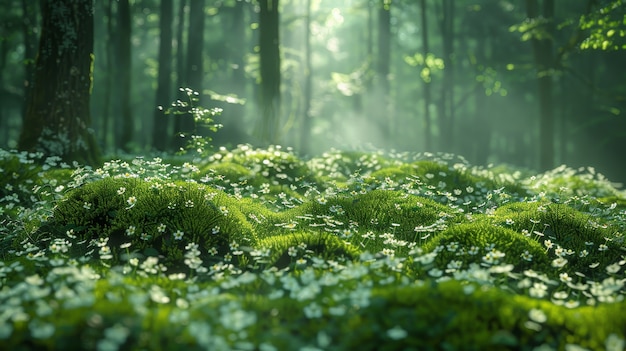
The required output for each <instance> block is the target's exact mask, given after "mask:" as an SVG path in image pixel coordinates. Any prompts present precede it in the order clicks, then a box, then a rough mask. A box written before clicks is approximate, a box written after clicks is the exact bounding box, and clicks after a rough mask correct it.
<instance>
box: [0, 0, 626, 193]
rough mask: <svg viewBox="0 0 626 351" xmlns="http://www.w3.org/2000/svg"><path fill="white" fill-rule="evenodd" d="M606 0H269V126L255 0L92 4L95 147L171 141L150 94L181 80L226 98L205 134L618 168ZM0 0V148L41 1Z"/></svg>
mask: <svg viewBox="0 0 626 351" xmlns="http://www.w3.org/2000/svg"><path fill="white" fill-rule="evenodd" d="M267 2H268V1H267V0H265V3H267ZM270 3H274V4H276V3H278V1H273V2H272V1H270ZM533 3H534V5H537V6H538V8H537V13H535V14H533V13H532V9H529V6H533ZM614 3H616V2H615V1H587V0H556V1H549V0H544V1H537V0H534V1H533V0H528V1H521V0H518V1H501V0H482V1H470V0H467V1H463V0H457V1H453V0H441V1H440V0H436V1H434V0H428V1H418V0H394V1H393V2H391V1H390V0H387V1H385V0H376V1H374V0H340V1H336V0H281V1H280V2H279V3H278V6H279V7H278V18H279V20H278V22H277V23H278V29H279V36H278V44H279V49H280V51H279V52H280V57H279V60H278V59H276V62H277V63H279V68H280V75H279V76H267V77H265V83H269V81H270V80H272V82H274V83H279V87H280V99H279V100H276V101H278V102H279V109H278V111H277V112H276V118H277V123H275V124H271V126H270V127H268V125H269V124H268V122H267V118H268V117H267V116H266V115H265V114H263V113H260V112H259V111H261V110H262V108H261V106H265V105H264V102H263V99H264V94H263V91H264V90H263V89H265V85H264V84H261V83H260V82H261V81H262V79H261V75H260V66H259V62H260V56H259V40H260V38H259V32H260V30H262V26H261V25H260V16H261V13H260V6H259V3H257V2H256V1H235V0H230V1H228V0H222V1H215V0H188V1H185V0H175V1H171V0H169V1H168V0H165V1H157V0H133V1H128V0H119V1H109V0H102V1H96V2H95V3H94V4H95V5H94V28H95V32H94V39H95V66H94V70H93V79H94V80H93V93H92V96H91V121H92V123H91V127H92V128H93V129H94V131H95V135H96V137H97V140H98V144H99V145H100V147H101V148H102V150H103V151H104V152H105V154H107V155H113V154H116V153H119V152H127V153H148V152H153V151H166V152H167V151H174V150H176V148H177V142H176V134H177V133H176V132H177V130H176V128H177V126H178V125H177V124H176V123H175V119H176V118H177V117H173V116H166V115H162V113H160V112H159V110H157V106H166V107H167V106H168V105H169V104H170V103H171V102H172V101H174V100H176V99H177V98H180V97H181V96H180V93H179V91H178V88H179V87H181V86H184V87H187V86H192V85H193V86H194V89H195V90H198V91H200V92H202V95H201V105H202V106H204V107H207V108H211V107H221V108H223V109H224V112H223V115H222V116H220V117H218V118H217V120H218V122H220V123H222V124H223V125H224V128H223V129H222V130H220V131H219V132H218V133H217V134H216V135H215V136H214V139H215V145H218V146H219V145H224V146H235V145H237V144H239V143H251V144H253V145H255V146H260V147H263V146H266V145H268V144H273V143H278V144H281V145H284V146H292V147H294V149H295V151H296V152H298V153H300V154H301V155H303V156H306V155H313V154H319V153H321V152H323V151H325V150H328V149H329V148H331V147H335V148H341V149H363V148H365V149H371V148H384V149H387V150H389V149H394V150H397V151H411V152H413V151H414V152H422V151H431V152H435V151H443V152H452V153H457V154H460V155H462V156H464V157H466V158H467V159H468V160H469V161H470V162H471V163H474V164H477V165H485V164H488V163H509V164H513V165H517V166H521V167H528V168H531V169H535V170H545V169H548V168H551V167H555V166H558V165H560V164H563V163H565V164H568V165H570V166H572V167H578V166H593V167H596V169H597V170H598V171H599V172H602V173H604V174H605V175H607V176H608V177H609V179H611V180H614V181H618V182H626V164H625V163H624V157H623V153H624V151H626V147H625V146H626V119H625V113H626V79H625V78H626V74H625V73H626V70H625V68H626V50H625V49H624V46H620V45H622V44H621V43H620V42H619V40H622V43H623V40H624V27H626V25H624V24H620V23H619V22H620V19H621V18H622V17H620V16H624V10H623V8H622V9H619V8H618V9H611V11H610V12H609V14H608V16H609V19H610V18H614V19H616V20H617V25H618V26H621V28H622V30H621V32H620V30H619V28H618V29H617V31H614V32H613V33H612V34H610V32H609V30H610V29H606V30H605V29H603V27H602V26H604V25H605V24H606V18H605V17H602V16H603V12H602V11H601V9H602V8H603V7H607V6H611V4H614ZM617 3H619V1H618V2H617ZM0 4H1V10H2V11H0V147H3V148H15V147H17V142H18V139H19V134H20V130H21V128H22V127H23V126H22V115H23V111H24V109H25V100H24V96H25V94H26V93H27V90H28V86H29V74H28V68H29V67H32V65H33V64H34V62H35V61H34V60H35V57H36V54H37V50H38V36H39V34H40V30H41V25H42V18H41V17H42V14H41V9H40V7H39V6H38V2H37V1H29V0H0ZM192 6H193V8H192ZM549 7H551V8H549ZM611 16H612V17H611ZM602 18H604V19H605V21H604V22H603V21H600V20H599V19H602ZM270 20H272V19H271V18H270ZM266 23H267V22H266ZM623 23H626V20H625V21H624V22H623ZM266 26H267V24H266ZM164 33H165V36H164ZM168 33H169V34H168ZM597 33H600V34H602V35H603V37H594V35H595V34H597ZM609 34H610V35H609ZM163 38H165V42H161V41H162V40H163ZM607 38H609V39H610V38H613V39H616V41H614V40H612V39H611V40H608V44H605V43H604V41H607ZM168 39H169V40H168ZM594 47H595V48H594ZM164 48H165V49H166V50H165V51H162V52H161V53H160V52H159V51H160V50H163V49H164ZM168 50H169V51H168ZM193 57H200V61H199V62H200V63H199V65H200V66H201V67H197V65H198V63H197V62H198V61H197V60H196V61H192V59H191V58H193ZM542 79H543V80H542ZM542 84H543V85H542ZM159 86H160V87H161V89H160V92H159V93H157V87H159ZM229 94H233V95H230V96H231V98H230V99H227V98H226V97H227V95H229ZM222 100H229V101H230V102H234V103H227V102H225V101H222ZM243 102H245V103H243ZM242 103H243V104H242ZM542 106H543V108H544V110H543V112H541V111H542ZM264 111H265V110H264ZM542 121H543V122H542ZM263 128H271V129H273V130H272V131H271V133H270V135H271V137H268V136H267V135H268V134H266V133H259V130H261V129H263ZM159 133H162V134H159ZM158 135H162V136H163V137H159V136H158ZM546 153H548V156H547V157H543V158H542V156H541V155H542V154H543V155H544V156H545V155H546Z"/></svg>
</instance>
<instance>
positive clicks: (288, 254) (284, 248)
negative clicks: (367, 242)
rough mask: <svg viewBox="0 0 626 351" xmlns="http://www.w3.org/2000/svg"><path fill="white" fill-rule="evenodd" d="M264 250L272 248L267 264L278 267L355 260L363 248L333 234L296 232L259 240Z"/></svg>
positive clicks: (259, 245)
mask: <svg viewBox="0 0 626 351" xmlns="http://www.w3.org/2000/svg"><path fill="white" fill-rule="evenodd" d="M257 246H258V247H259V248H260V251H264V250H269V252H268V254H267V257H266V258H265V259H264V263H266V264H267V265H269V266H273V267H277V268H279V269H280V268H285V267H289V266H290V265H293V264H298V265H307V264H310V263H311V262H310V260H311V259H312V258H313V257H315V258H316V259H326V260H335V261H337V260H346V259H347V260H353V259H355V258H357V257H359V254H360V250H358V249H357V248H355V247H353V246H352V245H350V244H349V243H346V242H345V241H342V240H341V239H339V238H338V237H337V236H334V235H332V234H330V233H310V232H295V233H290V234H280V235H275V236H270V237H267V238H264V239H261V240H259V242H258V245H257Z"/></svg>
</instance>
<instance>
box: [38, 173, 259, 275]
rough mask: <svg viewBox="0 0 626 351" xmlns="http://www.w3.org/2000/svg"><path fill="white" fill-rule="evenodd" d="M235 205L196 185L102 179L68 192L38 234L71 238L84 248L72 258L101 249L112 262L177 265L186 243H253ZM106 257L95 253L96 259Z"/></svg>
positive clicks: (216, 245) (222, 247)
mask: <svg viewBox="0 0 626 351" xmlns="http://www.w3.org/2000/svg"><path fill="white" fill-rule="evenodd" d="M235 203H236V201H235V200H234V199H232V198H231V197H230V196H229V195H226V194H225V193H223V192H222V191H219V190H216V189H213V188H210V187H207V186H204V185H199V184H196V183H189V182H187V183H185V182H170V183H160V182H157V181H152V182H146V181H143V180H140V179H137V178H130V179H129V178H105V179H102V180H99V181H95V182H90V183H88V184H85V185H83V186H81V187H79V188H77V189H75V190H73V191H72V192H70V193H69V194H68V195H67V197H66V198H64V199H63V201H61V202H59V203H58V205H57V206H56V208H55V210H54V214H53V218H52V220H51V221H50V223H48V224H47V225H46V226H44V227H43V228H42V231H40V233H39V235H40V236H41V237H46V236H47V235H52V239H56V238H59V239H61V238H62V239H67V238H68V237H72V236H74V237H75V239H74V241H75V242H83V243H86V244H87V245H86V246H85V245H83V246H82V247H73V248H72V252H73V253H74V254H77V255H84V254H85V252H86V251H87V250H86V249H87V248H89V247H91V250H93V248H94V247H104V246H106V247H108V248H109V249H110V254H111V255H112V259H113V261H112V262H113V264H116V263H120V262H122V259H123V257H124V255H123V254H124V253H125V252H128V251H130V252H139V253H142V254H144V255H147V256H154V255H159V256H162V257H163V258H164V260H163V261H164V262H166V263H168V264H169V263H177V264H180V263H181V262H182V258H183V253H184V251H185V247H186V246H187V245H188V244H189V243H195V244H198V245H199V247H200V248H201V249H203V250H205V251H206V250H214V249H215V250H217V251H218V252H222V253H223V252H225V251H226V250H227V248H228V246H229V244H230V243H232V242H237V243H239V244H242V245H244V244H245V245H252V244H254V243H255V241H256V234H255V232H254V230H253V228H252V226H251V225H250V223H248V221H247V220H246V218H245V216H244V215H243V214H242V213H241V212H240V211H239V210H238V209H237V206H236V205H235ZM124 244H125V245H124ZM129 244H130V246H128V245H129ZM120 246H122V248H120ZM108 254H109V253H108V250H102V249H101V250H100V251H99V255H100V257H102V256H103V255H105V256H106V255H108ZM126 259H127V258H126Z"/></svg>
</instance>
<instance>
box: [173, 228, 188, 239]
mask: <svg viewBox="0 0 626 351" xmlns="http://www.w3.org/2000/svg"><path fill="white" fill-rule="evenodd" d="M183 235H185V233H184V232H182V231H181V230H177V231H176V232H174V240H181V239H182V238H183Z"/></svg>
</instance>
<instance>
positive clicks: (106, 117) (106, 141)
mask: <svg viewBox="0 0 626 351" xmlns="http://www.w3.org/2000/svg"><path fill="white" fill-rule="evenodd" d="M102 3H103V5H104V7H105V8H104V12H105V15H106V18H107V22H106V33H107V34H106V43H105V48H107V50H106V54H105V55H104V60H105V63H104V66H105V67H106V75H105V76H104V87H103V89H104V92H103V93H104V94H103V99H104V102H103V103H102V104H103V106H104V107H103V109H102V123H101V127H102V130H101V131H100V138H101V140H102V145H104V148H105V151H107V149H110V148H111V146H113V148H115V147H116V144H115V140H116V138H117V136H115V135H113V136H111V132H112V131H113V129H114V128H115V122H114V121H115V120H116V119H114V118H113V117H112V116H113V113H112V111H111V110H112V109H111V107H112V104H113V101H112V100H113V99H112V90H113V79H114V78H115V72H116V71H115V70H116V65H115V52H116V51H117V46H116V45H115V43H116V42H115V41H114V38H115V33H114V31H115V29H114V27H115V26H114V22H115V19H114V18H113V0H109V1H102ZM113 134H115V133H113ZM109 151H110V150H109Z"/></svg>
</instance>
